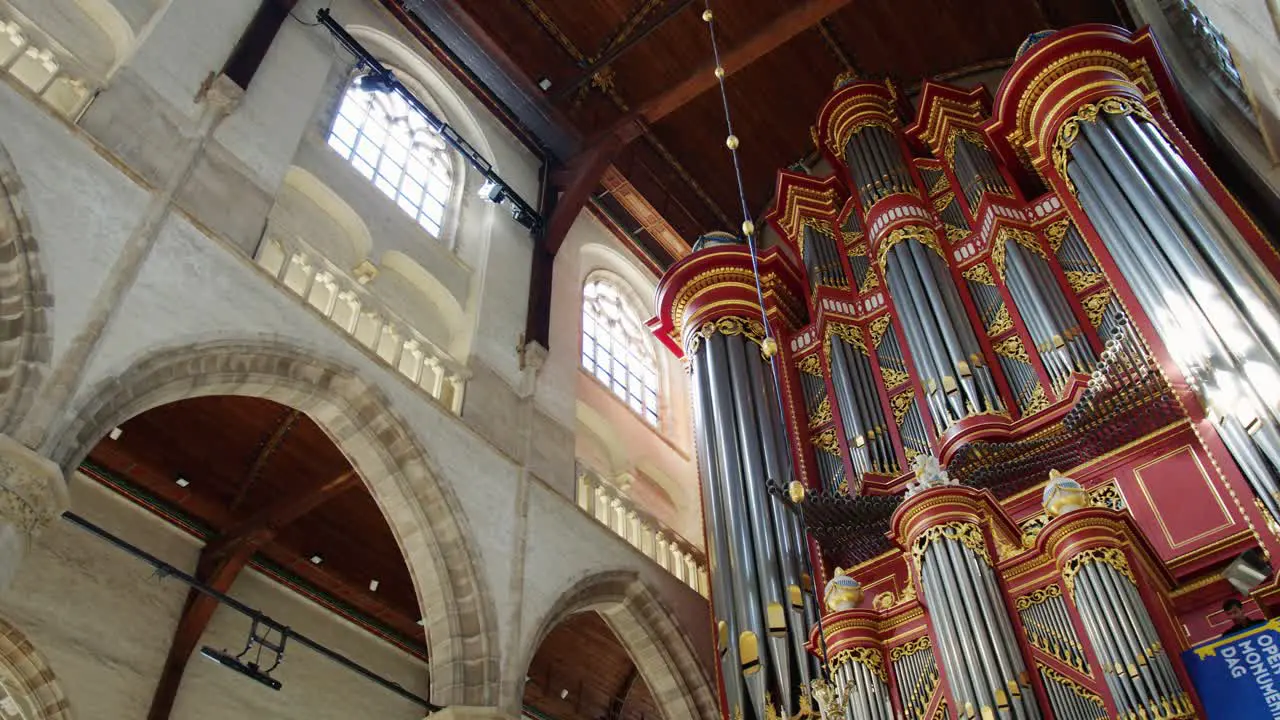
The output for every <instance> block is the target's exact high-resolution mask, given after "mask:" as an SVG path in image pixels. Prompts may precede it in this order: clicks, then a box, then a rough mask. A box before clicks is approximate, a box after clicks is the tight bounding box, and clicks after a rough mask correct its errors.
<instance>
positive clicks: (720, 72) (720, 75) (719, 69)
mask: <svg viewBox="0 0 1280 720" xmlns="http://www.w3.org/2000/svg"><path fill="white" fill-rule="evenodd" d="M716 77H718V78H720V79H721V80H723V79H724V68H722V67H717V68H716Z"/></svg>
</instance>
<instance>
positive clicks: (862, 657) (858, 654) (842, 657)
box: [827, 647, 888, 682]
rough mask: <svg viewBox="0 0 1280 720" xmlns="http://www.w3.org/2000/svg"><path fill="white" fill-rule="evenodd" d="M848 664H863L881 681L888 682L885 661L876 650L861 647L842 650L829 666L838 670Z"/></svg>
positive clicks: (830, 661)
mask: <svg viewBox="0 0 1280 720" xmlns="http://www.w3.org/2000/svg"><path fill="white" fill-rule="evenodd" d="M847 662H856V663H862V665H863V666H864V667H866V668H868V669H870V670H873V671H875V674H876V675H877V676H879V678H880V679H881V680H884V681H885V682H888V677H887V676H886V675H885V669H884V659H883V658H882V657H881V655H880V651H879V650H876V649H875V648H868V647H859V648H849V649H848V650H841V651H840V652H838V653H836V654H835V657H832V658H831V659H830V660H829V661H828V663H827V665H828V666H829V667H831V668H837V667H840V666H841V665H843V664H845V663H847Z"/></svg>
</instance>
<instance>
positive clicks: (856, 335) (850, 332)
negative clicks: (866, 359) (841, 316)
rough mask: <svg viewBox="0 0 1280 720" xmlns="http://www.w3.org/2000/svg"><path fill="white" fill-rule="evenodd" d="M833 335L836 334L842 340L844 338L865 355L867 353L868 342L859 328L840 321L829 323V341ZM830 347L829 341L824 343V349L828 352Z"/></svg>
mask: <svg viewBox="0 0 1280 720" xmlns="http://www.w3.org/2000/svg"><path fill="white" fill-rule="evenodd" d="M832 335H835V336H836V337H838V338H840V339H841V340H844V341H845V342H847V343H849V344H850V345H852V346H854V347H856V348H858V350H859V351H860V352H861V353H862V354H863V355H866V354H867V345H866V342H865V341H864V340H863V339H862V333H861V332H859V331H858V328H856V327H852V326H849V325H842V324H840V323H827V339H828V341H829V340H830V338H831V336H832ZM830 348H831V345H830V343H829V342H828V343H826V344H824V349H825V350H827V352H828V353H830Z"/></svg>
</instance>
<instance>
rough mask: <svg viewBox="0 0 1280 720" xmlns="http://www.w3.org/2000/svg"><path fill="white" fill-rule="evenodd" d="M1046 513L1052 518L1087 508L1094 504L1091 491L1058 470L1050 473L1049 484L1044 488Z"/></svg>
mask: <svg viewBox="0 0 1280 720" xmlns="http://www.w3.org/2000/svg"><path fill="white" fill-rule="evenodd" d="M1043 503H1044V512H1045V514H1046V515H1048V516H1049V517H1051V518H1055V517H1058V516H1059V515H1064V514H1066V513H1069V512H1072V511H1075V510H1081V509H1083V508H1087V507H1089V506H1090V505H1092V504H1093V502H1092V501H1091V500H1090V499H1089V491H1088V490H1085V489H1084V487H1083V486H1082V485H1081V484H1080V483H1078V482H1076V481H1075V480H1072V479H1071V478H1069V477H1067V476H1066V475H1063V474H1062V473H1060V472H1058V471H1057V470H1050V471H1049V482H1047V483H1045V486H1044V498H1043Z"/></svg>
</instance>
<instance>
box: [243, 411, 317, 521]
mask: <svg viewBox="0 0 1280 720" xmlns="http://www.w3.org/2000/svg"><path fill="white" fill-rule="evenodd" d="M301 417H302V412H301V411H300V410H295V409H293V408H289V409H288V410H287V411H285V413H284V416H283V417H281V418H280V424H279V425H277V426H276V429H275V430H272V431H271V435H269V436H268V437H267V439H266V440H264V441H263V442H262V446H261V447H259V448H258V452H257V453H256V454H255V455H254V456H253V462H251V463H250V464H249V471H248V472H246V473H245V475H244V480H243V481H242V482H241V483H240V487H239V488H238V489H237V490H236V496H235V497H234V498H232V500H231V503H230V504H229V506H228V509H229V510H231V511H232V512H235V511H236V510H238V509H239V508H240V504H241V503H243V502H244V499H245V496H246V495H248V494H249V491H250V490H251V489H253V485H254V483H256V482H258V478H260V477H262V471H263V469H264V468H266V466H267V462H268V461H270V460H271V456H273V455H275V453H276V450H278V449H279V448H280V444H281V443H283V442H284V440H285V438H286V437H288V436H289V431H290V430H292V429H293V428H294V427H295V426H296V425H297V424H298V420H299V419H300V418H301Z"/></svg>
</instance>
